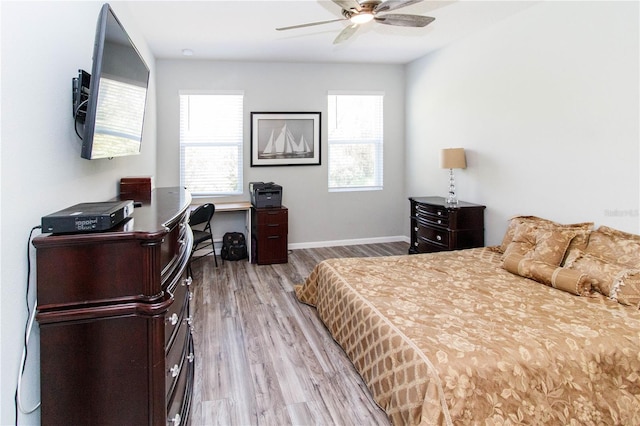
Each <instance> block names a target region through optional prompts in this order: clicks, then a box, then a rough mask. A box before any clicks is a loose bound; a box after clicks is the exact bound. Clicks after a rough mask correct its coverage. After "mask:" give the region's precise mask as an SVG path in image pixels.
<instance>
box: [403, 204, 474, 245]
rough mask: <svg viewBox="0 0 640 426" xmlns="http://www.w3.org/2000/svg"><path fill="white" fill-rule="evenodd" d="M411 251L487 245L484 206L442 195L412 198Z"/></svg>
mask: <svg viewBox="0 0 640 426" xmlns="http://www.w3.org/2000/svg"><path fill="white" fill-rule="evenodd" d="M409 202H410V203H411V216H410V218H411V232H410V235H411V246H410V247H409V254H416V253H431V252H436V251H445V250H461V249H467V248H474V247H482V246H483V245H484V209H485V206H481V205H478V204H472V203H467V202H464V201H459V202H458V204H456V205H455V206H451V205H449V204H447V202H446V200H445V198H443V197H411V198H409Z"/></svg>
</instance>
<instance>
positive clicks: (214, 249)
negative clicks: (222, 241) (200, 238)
mask: <svg viewBox="0 0 640 426" xmlns="http://www.w3.org/2000/svg"><path fill="white" fill-rule="evenodd" d="M211 250H212V251H213V260H214V261H215V263H216V268H217V267H218V258H217V257H216V246H215V244H214V243H213V235H211Z"/></svg>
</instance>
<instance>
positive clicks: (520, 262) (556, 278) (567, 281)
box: [502, 253, 591, 296]
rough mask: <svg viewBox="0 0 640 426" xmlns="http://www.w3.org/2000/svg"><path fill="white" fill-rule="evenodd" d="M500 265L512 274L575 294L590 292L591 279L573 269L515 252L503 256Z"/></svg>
mask: <svg viewBox="0 0 640 426" xmlns="http://www.w3.org/2000/svg"><path fill="white" fill-rule="evenodd" d="M502 267H503V268H504V269H506V270H507V271H509V272H511V273H512V274H516V275H520V276H521V277H525V278H531V279H532V280H535V281H538V282H540V283H542V284H545V285H548V286H550V287H554V288H557V289H558V290H562V291H566V292H569V293H572V294H575V295H577V296H587V295H589V294H591V280H590V279H589V277H588V275H587V274H585V273H583V272H580V271H578V270H575V269H568V268H561V267H558V266H554V265H549V264H548V263H544V262H540V261H538V260H533V259H527V258H526V257H524V256H522V255H520V254H516V253H513V254H510V255H508V256H507V257H505V259H504V261H503V262H502Z"/></svg>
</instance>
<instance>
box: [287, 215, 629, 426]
mask: <svg viewBox="0 0 640 426" xmlns="http://www.w3.org/2000/svg"><path fill="white" fill-rule="evenodd" d="M592 225H593V224H591V223H585V224H574V225H560V224H557V223H555V222H552V221H549V220H546V219H541V218H536V217H532V216H519V217H516V218H513V219H511V221H510V224H509V227H508V230H507V232H506V234H505V239H504V241H503V242H502V244H501V245H500V246H497V247H484V248H477V249H468V250H460V251H452V252H440V253H430V254H417V255H407V256H390V257H382V258H355V259H354V258H346V259H330V260H326V261H323V262H321V263H319V264H318V265H317V266H316V267H315V268H314V270H313V271H312V273H311V274H310V276H309V277H308V278H307V279H306V281H305V282H304V284H302V285H299V286H296V287H295V291H296V296H297V297H298V299H299V300H300V301H301V302H303V303H306V304H309V305H311V306H314V307H315V308H317V312H318V315H319V317H320V319H321V320H322V321H323V323H324V324H325V325H326V327H327V329H328V330H329V332H330V333H331V335H332V336H333V338H334V339H335V340H336V342H337V343H338V344H339V345H340V346H341V347H342V348H343V349H344V351H345V352H346V354H347V356H348V357H349V358H350V359H351V361H352V363H353V365H354V366H355V368H356V370H357V371H358V373H359V374H360V375H361V376H362V378H363V379H364V381H365V383H366V384H367V386H368V388H369V390H370V391H371V394H372V396H373V398H374V400H375V402H376V403H377V404H378V405H379V406H380V407H381V408H382V409H384V410H385V411H386V413H387V415H388V416H389V419H390V420H391V422H392V423H393V424H394V425H401V424H410V425H418V424H422V425H450V424H485V425H494V424H495V425H502V424H563V425H569V424H576V425H577V424H581V425H588V424H594V425H596V424H621V425H631V424H640V310H639V306H640V271H638V268H640V237H638V236H636V235H633V234H627V233H624V232H621V231H617V230H614V229H612V228H608V227H604V226H602V227H600V228H598V229H597V230H595V231H592V229H591V228H592Z"/></svg>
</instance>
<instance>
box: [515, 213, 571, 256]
mask: <svg viewBox="0 0 640 426" xmlns="http://www.w3.org/2000/svg"><path fill="white" fill-rule="evenodd" d="M575 236H576V232H575V231H574V230H573V229H570V228H548V227H544V226H543V227H538V226H537V225H534V224H532V223H529V222H523V223H520V224H518V226H517V227H516V230H515V233H514V235H513V240H512V241H511V243H509V245H508V246H507V249H506V250H505V252H504V256H505V257H507V256H508V255H510V254H514V253H516V254H521V255H523V256H524V257H525V258H527V259H532V260H538V261H540V262H544V263H548V264H550V265H553V266H559V265H560V263H561V262H562V260H563V259H564V255H565V253H566V251H567V248H568V247H569V243H570V242H571V240H572V239H573V238H574V237H575Z"/></svg>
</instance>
